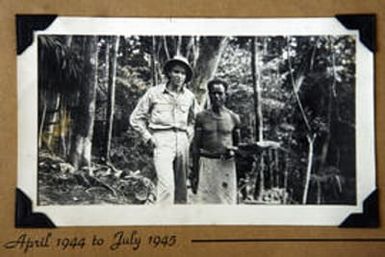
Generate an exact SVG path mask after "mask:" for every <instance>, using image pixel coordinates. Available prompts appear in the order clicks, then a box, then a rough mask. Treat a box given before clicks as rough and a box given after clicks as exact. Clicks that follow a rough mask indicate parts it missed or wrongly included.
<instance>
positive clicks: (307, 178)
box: [302, 134, 317, 204]
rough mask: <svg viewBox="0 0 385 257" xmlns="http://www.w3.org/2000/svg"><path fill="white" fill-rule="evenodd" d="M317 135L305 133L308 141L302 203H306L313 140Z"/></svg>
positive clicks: (311, 163)
mask: <svg viewBox="0 0 385 257" xmlns="http://www.w3.org/2000/svg"><path fill="white" fill-rule="evenodd" d="M316 137H317V135H316V134H313V135H312V136H310V135H307V136H306V138H307V141H308V143H309V148H308V155H307V168H306V177H305V189H304V190H303V198H302V204H306V202H307V195H308V193H309V184H310V177H311V170H312V166H313V155H314V141H315V139H316Z"/></svg>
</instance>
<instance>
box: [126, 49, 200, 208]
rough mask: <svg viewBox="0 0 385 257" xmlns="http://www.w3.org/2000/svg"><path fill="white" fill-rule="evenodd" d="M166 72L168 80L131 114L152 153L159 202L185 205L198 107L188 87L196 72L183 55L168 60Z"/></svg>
mask: <svg viewBox="0 0 385 257" xmlns="http://www.w3.org/2000/svg"><path fill="white" fill-rule="evenodd" d="M163 71H164V74H165V76H166V78H167V81H166V82H165V83H161V84H159V85H156V86H155V87H152V88H150V89H148V91H147V92H146V93H145V94H144V96H143V97H142V98H141V99H140V100H139V102H138V104H137V106H136V107H135V109H134V111H133V112H132V114H131V117H130V123H131V126H132V127H133V128H134V129H135V130H136V131H138V132H139V133H140V135H141V136H142V138H143V140H144V141H145V142H146V144H147V145H148V147H149V148H150V149H151V150H153V154H154V157H153V158H154V166H155V171H156V173H157V177H158V183H157V203H161V204H163V203H165V204H173V203H186V201H187V186H186V176H187V172H188V167H189V165H188V160H189V156H188V155H189V145H190V140H191V139H192V134H193V131H194V119H195V114H196V112H197V106H198V105H197V102H196V99H195V96H194V94H193V93H192V92H191V91H190V90H188V89H187V87H186V84H187V83H188V82H190V81H191V78H192V75H193V71H192V68H191V66H190V64H189V63H188V61H187V60H186V59H185V58H184V57H181V56H176V57H174V58H172V59H170V60H168V61H167V62H166V63H165V65H164V67H163Z"/></svg>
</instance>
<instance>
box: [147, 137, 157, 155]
mask: <svg viewBox="0 0 385 257" xmlns="http://www.w3.org/2000/svg"><path fill="white" fill-rule="evenodd" d="M146 146H147V147H148V149H149V150H150V151H151V152H153V151H154V149H155V147H156V141H155V139H154V137H150V139H149V140H148V141H147V142H146Z"/></svg>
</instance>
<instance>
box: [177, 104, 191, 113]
mask: <svg viewBox="0 0 385 257" xmlns="http://www.w3.org/2000/svg"><path fill="white" fill-rule="evenodd" d="M189 108H190V106H189V105H188V104H180V105H179V110H180V111H181V112H182V113H186V112H188V110H189Z"/></svg>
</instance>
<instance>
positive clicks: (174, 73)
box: [168, 64, 186, 86]
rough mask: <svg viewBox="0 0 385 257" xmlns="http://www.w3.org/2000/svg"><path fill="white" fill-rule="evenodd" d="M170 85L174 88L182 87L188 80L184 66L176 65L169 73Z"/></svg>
mask: <svg viewBox="0 0 385 257" xmlns="http://www.w3.org/2000/svg"><path fill="white" fill-rule="evenodd" d="M168 75H169V79H170V83H171V84H173V85H174V86H182V85H183V84H184V82H185V80H186V70H185V68H184V67H183V66H181V65H179V64H176V65H174V66H173V67H171V69H170V72H169V74H168Z"/></svg>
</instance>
